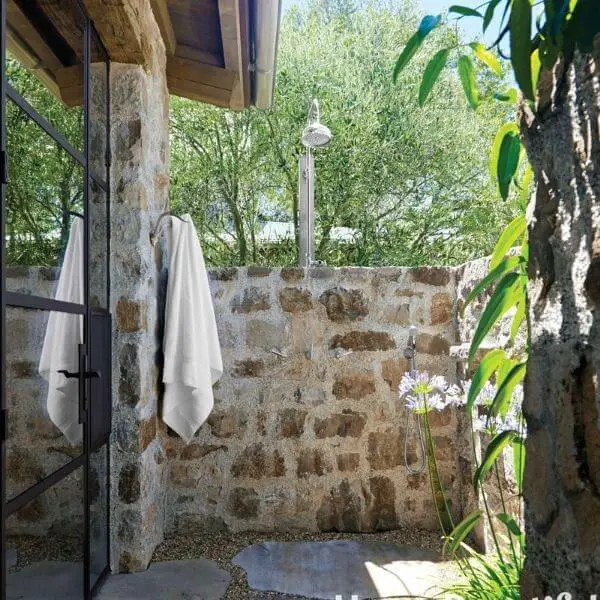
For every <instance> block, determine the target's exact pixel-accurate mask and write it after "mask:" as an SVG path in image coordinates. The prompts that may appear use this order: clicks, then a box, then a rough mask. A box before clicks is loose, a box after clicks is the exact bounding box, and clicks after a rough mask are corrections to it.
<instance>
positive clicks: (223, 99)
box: [167, 75, 231, 107]
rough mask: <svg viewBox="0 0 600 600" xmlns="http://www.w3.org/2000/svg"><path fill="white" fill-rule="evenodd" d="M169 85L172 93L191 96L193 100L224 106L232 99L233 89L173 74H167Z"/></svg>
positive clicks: (227, 105) (185, 96) (186, 96)
mask: <svg viewBox="0 0 600 600" xmlns="http://www.w3.org/2000/svg"><path fill="white" fill-rule="evenodd" d="M167 85H168V86H169V91H170V92H171V94H175V95H176V96H183V97H184V98H190V99H191V100H198V101H200V102H208V103H209V104H216V105H218V106H224V107H229V104H230V101H231V90H226V89H223V88H217V87H212V86H210V85H204V84H202V83H196V82H195V81H189V80H184V79H180V78H179V77H174V76H172V75H167Z"/></svg>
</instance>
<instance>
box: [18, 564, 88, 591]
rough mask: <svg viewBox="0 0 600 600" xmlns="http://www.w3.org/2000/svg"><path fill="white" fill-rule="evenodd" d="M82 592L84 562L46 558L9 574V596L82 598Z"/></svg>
mask: <svg viewBox="0 0 600 600" xmlns="http://www.w3.org/2000/svg"><path fill="white" fill-rule="evenodd" d="M82 595H83V565H82V563H77V562H62V561H42V562H37V563H32V564H30V565H27V566H26V567H24V568H23V569H20V570H18V571H14V572H12V573H9V574H8V576H7V578H6V598H7V600H81V598H82Z"/></svg>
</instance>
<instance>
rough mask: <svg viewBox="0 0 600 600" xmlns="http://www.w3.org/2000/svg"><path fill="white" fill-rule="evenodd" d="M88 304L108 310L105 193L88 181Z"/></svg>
mask: <svg viewBox="0 0 600 600" xmlns="http://www.w3.org/2000/svg"><path fill="white" fill-rule="evenodd" d="M88 206H89V213H88V214H89V221H90V270H89V277H90V304H91V306H92V308H108V245H107V239H108V206H107V202H106V192H105V191H104V190H103V189H102V188H101V187H100V186H99V185H98V184H97V183H96V182H95V181H93V180H91V181H90V201H89V205H88Z"/></svg>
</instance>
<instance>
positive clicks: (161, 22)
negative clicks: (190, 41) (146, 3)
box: [150, 0, 177, 56]
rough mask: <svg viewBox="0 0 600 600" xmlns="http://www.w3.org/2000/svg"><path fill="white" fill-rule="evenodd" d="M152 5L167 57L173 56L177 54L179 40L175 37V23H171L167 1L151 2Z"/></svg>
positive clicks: (155, 0)
mask: <svg viewBox="0 0 600 600" xmlns="http://www.w3.org/2000/svg"><path fill="white" fill-rule="evenodd" d="M150 5H151V6H152V11H153V12H154V18H155V19H156V22H157V23H158V28H159V29H160V33H161V35H162V39H163V41H164V43H165V49H166V51H167V56H169V55H170V56H172V55H173V54H175V50H176V48H177V38H176V37H175V30H174V29H173V23H171V16H170V15H169V7H168V6H167V0H150Z"/></svg>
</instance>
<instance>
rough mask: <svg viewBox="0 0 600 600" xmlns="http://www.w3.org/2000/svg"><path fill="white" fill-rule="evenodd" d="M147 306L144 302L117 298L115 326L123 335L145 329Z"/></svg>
mask: <svg viewBox="0 0 600 600" xmlns="http://www.w3.org/2000/svg"><path fill="white" fill-rule="evenodd" d="M147 310H148V308H147V305H146V302H145V301H144V300H128V299H127V298H123V297H121V298H119V300H118V302H117V326H118V327H119V329H120V330H121V331H123V332H124V333H135V332H136V331H142V330H145V329H146V327H147V322H148V317H147Z"/></svg>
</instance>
